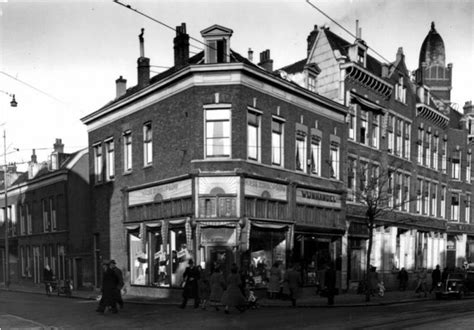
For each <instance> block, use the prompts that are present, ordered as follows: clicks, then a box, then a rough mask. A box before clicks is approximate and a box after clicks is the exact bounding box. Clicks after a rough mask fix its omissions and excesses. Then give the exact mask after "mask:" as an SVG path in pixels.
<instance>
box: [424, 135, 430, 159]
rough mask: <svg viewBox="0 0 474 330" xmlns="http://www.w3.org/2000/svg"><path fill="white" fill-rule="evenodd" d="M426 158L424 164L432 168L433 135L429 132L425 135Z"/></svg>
mask: <svg viewBox="0 0 474 330" xmlns="http://www.w3.org/2000/svg"><path fill="white" fill-rule="evenodd" d="M424 148H425V151H424V153H425V158H424V160H425V161H424V164H425V165H426V166H428V167H431V133H430V132H429V131H427V132H426V135H425V146H424Z"/></svg>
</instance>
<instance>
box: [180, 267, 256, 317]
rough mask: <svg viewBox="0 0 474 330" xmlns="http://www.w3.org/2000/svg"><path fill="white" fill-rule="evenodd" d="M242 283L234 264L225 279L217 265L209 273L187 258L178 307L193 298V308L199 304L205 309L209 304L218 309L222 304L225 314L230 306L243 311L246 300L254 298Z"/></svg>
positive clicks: (183, 305)
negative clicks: (181, 297)
mask: <svg viewBox="0 0 474 330" xmlns="http://www.w3.org/2000/svg"><path fill="white" fill-rule="evenodd" d="M244 284H245V283H242V279H241V276H240V274H239V269H238V267H237V265H236V264H233V265H232V267H231V269H230V274H229V275H228V276H227V279H225V278H224V275H223V274H222V270H221V269H220V267H219V266H216V267H214V270H213V272H212V274H210V275H209V274H208V272H207V271H206V270H203V269H202V267H201V266H195V265H194V261H193V260H189V262H188V267H187V268H186V270H185V271H184V274H183V289H184V290H183V301H182V303H181V305H180V307H181V308H185V307H186V305H187V302H188V300H189V299H194V308H199V306H201V308H202V309H206V308H207V306H208V305H210V306H211V307H214V308H215V310H216V311H219V306H224V312H225V313H226V314H229V313H230V307H235V308H236V309H237V310H239V311H240V312H243V311H244V310H245V309H246V308H247V306H248V302H250V303H251V302H252V300H254V299H255V296H254V295H253V293H252V292H250V291H251V290H249V288H245V285H244ZM246 290H247V292H246ZM252 297H253V298H252ZM253 302H254V303H255V302H256V301H255V300H254V301H253Z"/></svg>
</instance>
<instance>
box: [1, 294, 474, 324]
mask: <svg viewBox="0 0 474 330" xmlns="http://www.w3.org/2000/svg"><path fill="white" fill-rule="evenodd" d="M96 306H97V303H96V302H95V301H90V300H83V299H74V298H66V297H55V296H53V297H47V296H45V295H39V294H30V293H19V292H6V291H3V292H1V293H0V327H1V328H2V329H8V328H26V327H28V328H33V329H41V328H42V329H54V328H68V329H71V328H74V329H104V328H110V329H111V328H114V329H133V328H135V329H137V328H141V329H143V328H149V329H151V328H153V329H157V328H162V329H259V330H260V329H295V328H298V329H315V328H316V327H318V328H320V329H400V328H410V329H448V328H449V329H471V328H472V324H473V323H472V322H473V321H474V300H462V301H458V300H451V301H436V300H429V301H419V302H416V303H405V304H399V305H391V306H371V307H335V308H329V307H319V308H281V307H278V308H277V307H273V308H271V307H269V308H261V309H258V310H250V311H247V312H245V313H243V314H240V313H238V312H237V311H233V312H232V313H231V314H230V315H225V314H224V313H223V312H222V311H220V312H216V311H214V310H208V311H202V310H200V309H198V310H195V309H193V308H191V307H188V308H187V309H185V310H181V309H179V308H178V307H177V306H174V305H172V306H167V305H150V304H128V305H126V306H125V308H124V309H123V310H121V311H120V312H119V313H118V314H105V315H99V314H97V313H96V312H95V311H94V310H95V308H96Z"/></svg>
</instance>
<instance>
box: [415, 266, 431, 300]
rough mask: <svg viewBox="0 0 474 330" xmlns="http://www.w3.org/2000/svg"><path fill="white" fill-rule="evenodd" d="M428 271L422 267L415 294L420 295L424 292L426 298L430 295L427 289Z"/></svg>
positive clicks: (417, 276)
mask: <svg viewBox="0 0 474 330" xmlns="http://www.w3.org/2000/svg"><path fill="white" fill-rule="evenodd" d="M426 277H427V275H426V270H425V268H423V267H421V269H420V271H419V272H418V273H417V275H416V280H417V283H416V289H415V293H416V294H418V293H420V292H422V293H423V294H424V296H425V297H426V296H427V295H428V292H427V289H426Z"/></svg>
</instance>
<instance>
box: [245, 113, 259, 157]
mask: <svg viewBox="0 0 474 330" xmlns="http://www.w3.org/2000/svg"><path fill="white" fill-rule="evenodd" d="M260 121H261V116H260V113H258V112H254V111H249V112H248V113H247V157H248V159H251V160H255V161H260V157H261V156H260V154H261V147H260V139H261V132H260V127H261V123H260Z"/></svg>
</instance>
